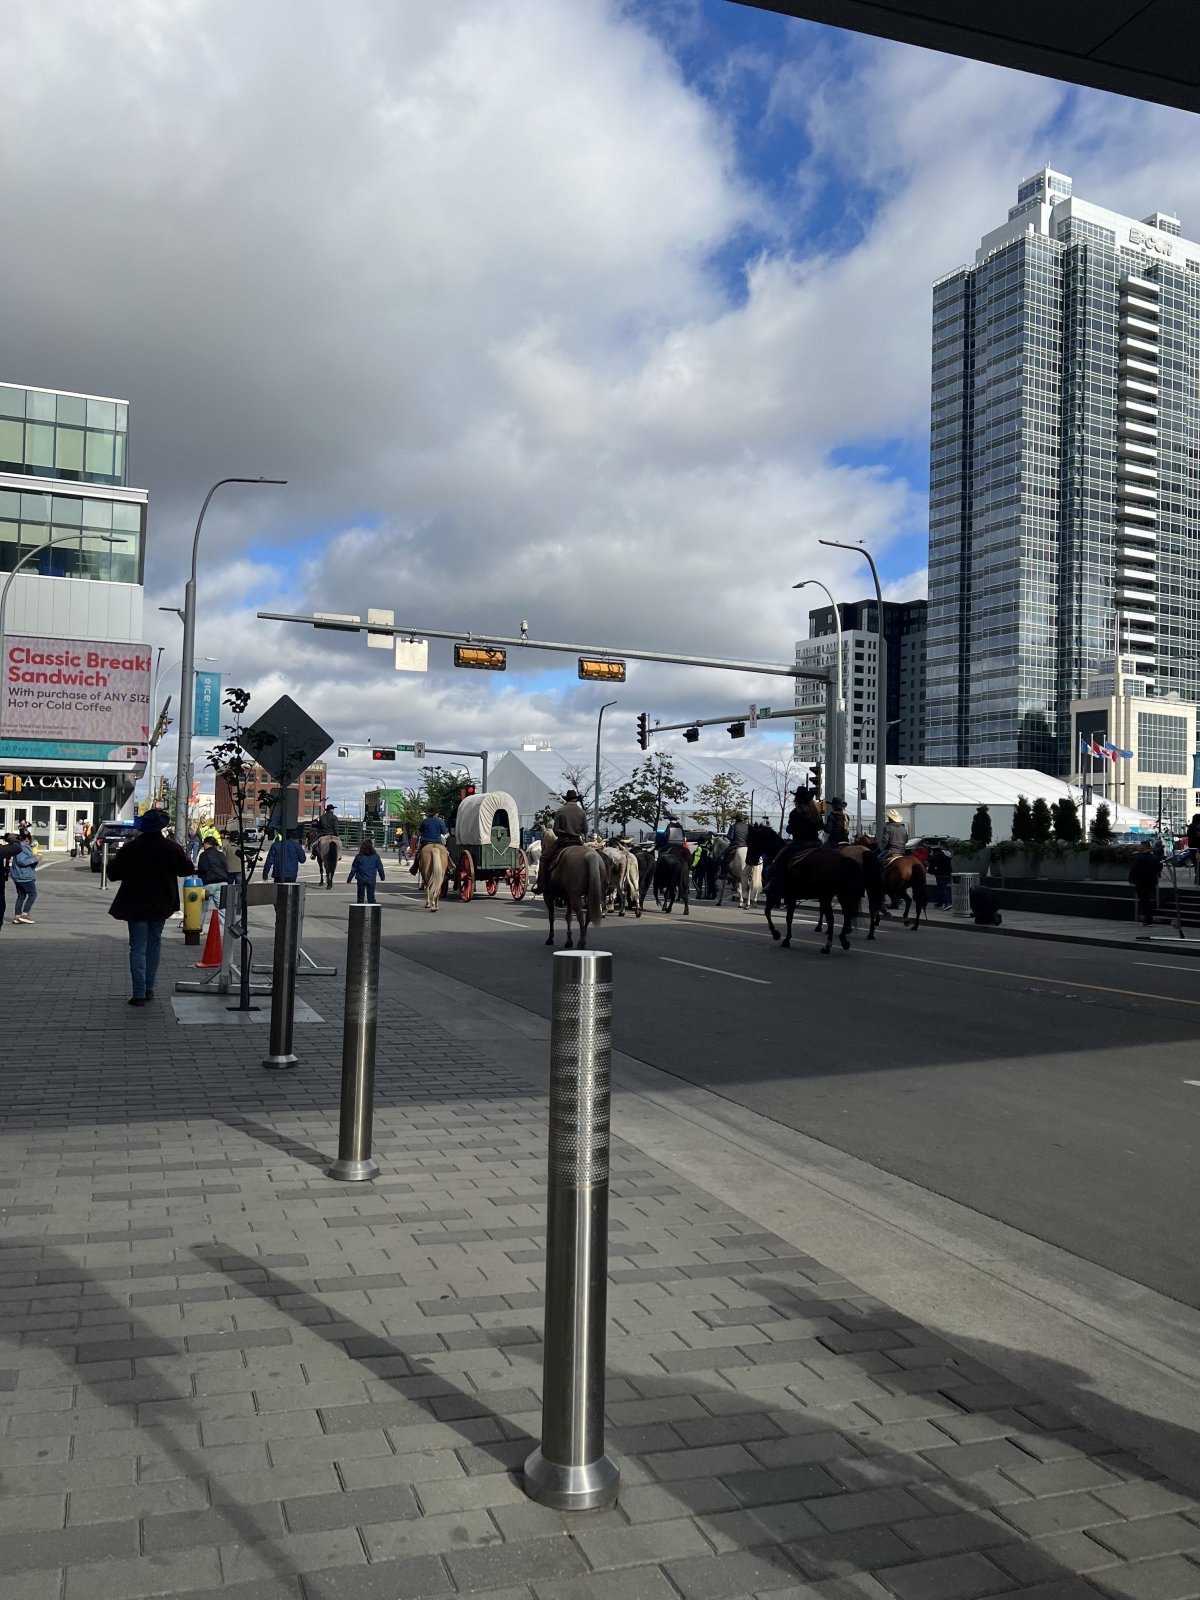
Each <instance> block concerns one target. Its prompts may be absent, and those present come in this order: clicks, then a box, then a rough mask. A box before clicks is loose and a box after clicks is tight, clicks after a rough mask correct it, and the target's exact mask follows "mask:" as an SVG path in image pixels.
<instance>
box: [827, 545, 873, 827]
mask: <svg viewBox="0 0 1200 1600" xmlns="http://www.w3.org/2000/svg"><path fill="white" fill-rule="evenodd" d="M817 543H818V544H824V545H830V546H832V547H833V548H834V549H835V550H852V551H854V553H855V554H856V555H860V556H865V557H866V560H867V563H868V565H869V566H870V568H871V576H872V578H874V580H875V607H876V610H875V615H876V619H877V623H878V634H879V646H878V659H877V661H876V666H875V837H876V838H877V839H878V838H881V837H882V835H883V823H884V818H885V816H886V815H887V728H888V722H887V646H886V645H885V644H884V640H883V590H882V588H881V587H880V584H879V569H878V568H877V567H876V565H875V558H874V557H873V556H872V554H871V552H870V551H869V550H868V549H867V548H866V546H865V545H861V544H843V543H842V541H841V540H840V539H818V540H817Z"/></svg>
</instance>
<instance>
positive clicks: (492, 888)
mask: <svg viewBox="0 0 1200 1600" xmlns="http://www.w3.org/2000/svg"><path fill="white" fill-rule="evenodd" d="M484 882H485V883H486V885H487V892H488V893H489V894H495V892H496V879H495V878H494V877H493V876H492V875H491V874H490V873H489V875H488V876H487V878H486V879H485V880H484Z"/></svg>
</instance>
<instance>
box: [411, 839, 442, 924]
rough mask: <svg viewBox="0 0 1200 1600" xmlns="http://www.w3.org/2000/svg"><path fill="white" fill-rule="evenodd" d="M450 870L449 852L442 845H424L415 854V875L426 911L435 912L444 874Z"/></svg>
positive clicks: (440, 894)
mask: <svg viewBox="0 0 1200 1600" xmlns="http://www.w3.org/2000/svg"><path fill="white" fill-rule="evenodd" d="M449 870H450V852H449V850H447V849H446V846H445V845H444V844H425V845H422V846H421V848H420V850H419V851H418V852H417V873H418V876H419V877H420V879H421V887H422V889H424V891H425V909H426V911H436V910H437V908H438V901H439V900H440V899H441V898H442V888H443V885H444V884H445V882H446V874H447V873H448V872H449Z"/></svg>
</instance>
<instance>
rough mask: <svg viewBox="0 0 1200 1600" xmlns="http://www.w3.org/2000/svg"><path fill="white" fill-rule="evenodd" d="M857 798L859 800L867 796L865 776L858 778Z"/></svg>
mask: <svg viewBox="0 0 1200 1600" xmlns="http://www.w3.org/2000/svg"><path fill="white" fill-rule="evenodd" d="M858 798H859V799H860V800H865V799H866V798H867V780H866V779H865V778H860V779H859V780H858Z"/></svg>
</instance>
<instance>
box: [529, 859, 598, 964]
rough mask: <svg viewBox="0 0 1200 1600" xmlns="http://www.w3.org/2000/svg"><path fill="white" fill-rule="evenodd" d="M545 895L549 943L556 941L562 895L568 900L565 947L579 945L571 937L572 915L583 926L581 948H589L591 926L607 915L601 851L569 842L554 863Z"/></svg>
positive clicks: (548, 875) (544, 891)
mask: <svg viewBox="0 0 1200 1600" xmlns="http://www.w3.org/2000/svg"><path fill="white" fill-rule="evenodd" d="M541 894H542V899H543V900H544V901H545V903H546V914H547V915H548V917H549V919H550V932H549V933H548V934H547V936H546V943H547V944H549V945H552V944H553V943H554V897H555V895H556V894H561V895H562V897H563V899H564V900H565V901H566V902H567V909H566V921H567V942H566V944H565V945H564V946H563V948H564V949H565V950H573V949H574V948H575V946H574V944H573V942H572V940H571V918H572V917H574V918H575V921H576V923H577V924H578V925H579V948H580V949H581V950H585V949H586V948H587V936H588V929H589V928H590V927H591V925H592V923H593V922H596V923H599V922H601V921H602V920H603V917H604V866H603V863H602V862H601V860H600V854H599V851H596V850H589V849H588V848H587V846H586V845H581V844H569V845H565V846H564V847H563V848H562V849H561V850H559V851H557V852H556V854H555V857H554V860H553V861H552V862H551V863H550V871H549V872H548V873H547V875H546V882H545V883H544V884H543V885H542V886H541Z"/></svg>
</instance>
